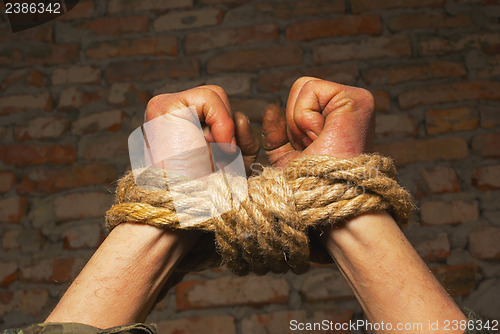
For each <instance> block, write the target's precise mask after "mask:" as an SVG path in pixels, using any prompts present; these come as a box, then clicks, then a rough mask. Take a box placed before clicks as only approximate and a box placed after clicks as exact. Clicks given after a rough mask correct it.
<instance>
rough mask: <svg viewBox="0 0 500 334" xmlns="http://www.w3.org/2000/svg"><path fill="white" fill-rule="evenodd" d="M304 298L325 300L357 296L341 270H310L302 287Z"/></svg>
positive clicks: (301, 292) (307, 299)
mask: <svg viewBox="0 0 500 334" xmlns="http://www.w3.org/2000/svg"><path fill="white" fill-rule="evenodd" d="M300 294H301V296H302V297H303V298H304V300H306V301H308V302H311V301H324V300H342V299H351V298H355V296H354V293H353V291H352V289H351V288H350V287H349V284H348V283H347V281H346V280H345V278H344V277H343V276H342V274H341V273H340V272H339V271H336V270H329V271H327V272H326V271H325V272H317V271H310V272H309V273H308V274H307V277H306V279H305V280H304V282H303V283H302V286H301V288H300Z"/></svg>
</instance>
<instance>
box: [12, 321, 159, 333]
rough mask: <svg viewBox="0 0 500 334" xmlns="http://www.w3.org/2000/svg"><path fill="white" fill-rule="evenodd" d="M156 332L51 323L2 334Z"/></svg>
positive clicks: (144, 328)
mask: <svg viewBox="0 0 500 334" xmlns="http://www.w3.org/2000/svg"><path fill="white" fill-rule="evenodd" d="M157 332H158V329H157V328H156V326H154V325H145V324H131V325H125V326H118V327H113V328H108V329H99V328H96V327H93V326H89V325H84V324H77V323H59V322H51V323H43V324H35V325H31V326H29V327H25V328H22V329H20V328H12V329H7V330H5V331H4V332H3V334H156V333H157Z"/></svg>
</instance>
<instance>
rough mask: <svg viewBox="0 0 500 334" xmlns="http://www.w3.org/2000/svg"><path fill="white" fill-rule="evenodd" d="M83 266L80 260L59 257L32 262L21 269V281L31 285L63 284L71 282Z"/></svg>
mask: <svg viewBox="0 0 500 334" xmlns="http://www.w3.org/2000/svg"><path fill="white" fill-rule="evenodd" d="M82 265H83V260H82V259H75V258H73V257H59V258H55V259H43V260H41V261H34V262H33V263H32V264H31V265H29V266H26V267H23V268H22V269H21V279H22V281H25V282H33V283H65V282H70V281H72V280H73V279H74V278H75V277H76V275H77V274H78V272H79V271H80V269H81V267H82Z"/></svg>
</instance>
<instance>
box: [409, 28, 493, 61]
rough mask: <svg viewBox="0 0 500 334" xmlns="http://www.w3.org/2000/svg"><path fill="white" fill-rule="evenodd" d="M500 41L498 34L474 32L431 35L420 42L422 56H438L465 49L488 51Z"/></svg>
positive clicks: (419, 48) (419, 47)
mask: <svg viewBox="0 0 500 334" xmlns="http://www.w3.org/2000/svg"><path fill="white" fill-rule="evenodd" d="M498 43H500V38H499V37H498V34H487V33H485V34H473V35H462V36H460V37H458V38H457V37H456V36H454V37H452V38H446V37H429V38H424V39H422V40H421V41H420V42H419V44H418V50H419V53H420V55H421V56H437V55H445V54H455V53H457V52H460V51H462V50H465V49H471V48H472V49H483V51H488V50H490V49H492V48H494V47H495V45H497V44H498Z"/></svg>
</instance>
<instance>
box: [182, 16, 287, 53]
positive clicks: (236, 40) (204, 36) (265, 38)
mask: <svg viewBox="0 0 500 334" xmlns="http://www.w3.org/2000/svg"><path fill="white" fill-rule="evenodd" d="M277 40H278V27H277V26H276V25H275V24H272V23H267V24H260V25H254V26H250V27H243V28H236V29H222V30H211V31H200V32H195V33H191V34H189V35H187V37H186V42H185V48H186V53H188V54H192V53H199V52H204V51H209V50H214V49H217V48H222V47H225V46H236V45H243V44H252V43H260V42H270V41H277Z"/></svg>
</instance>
